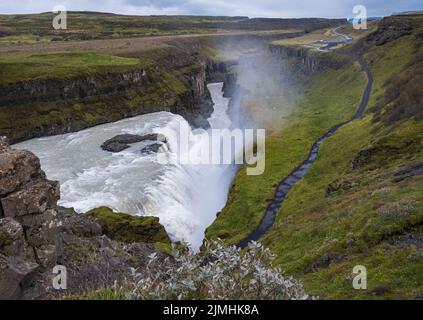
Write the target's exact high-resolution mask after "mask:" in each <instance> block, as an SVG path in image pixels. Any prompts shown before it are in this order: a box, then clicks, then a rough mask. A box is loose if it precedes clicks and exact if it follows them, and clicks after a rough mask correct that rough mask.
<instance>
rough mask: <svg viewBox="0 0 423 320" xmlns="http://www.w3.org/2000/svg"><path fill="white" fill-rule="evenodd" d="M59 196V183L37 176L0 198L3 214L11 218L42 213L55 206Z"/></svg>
mask: <svg viewBox="0 0 423 320" xmlns="http://www.w3.org/2000/svg"><path fill="white" fill-rule="evenodd" d="M59 198H60V187H59V183H58V182H57V181H50V180H46V179H40V178H39V179H36V180H35V181H31V182H29V183H27V184H26V185H24V186H23V187H22V188H21V189H20V190H18V191H15V192H13V193H11V194H9V195H8V196H6V197H4V198H3V199H1V204H2V206H3V214H4V215H5V216H6V217H12V218H13V217H18V216H24V215H30V214H39V213H43V212H45V211H46V210H48V209H51V208H53V207H55V206H56V203H57V201H58V200H59Z"/></svg>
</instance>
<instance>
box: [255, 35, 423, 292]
mask: <svg viewBox="0 0 423 320" xmlns="http://www.w3.org/2000/svg"><path fill="white" fill-rule="evenodd" d="M418 52H419V50H418V47H416V42H415V38H414V37H413V36H405V37H402V38H399V39H397V40H395V41H392V42H389V43H386V44H385V45H383V46H380V47H371V48H370V49H369V51H368V52H367V53H366V55H365V56H366V59H368V61H369V64H370V67H371V70H372V74H373V77H374V87H373V91H372V98H371V101H370V104H369V109H368V110H369V111H368V114H367V116H366V117H365V118H363V119H361V120H357V121H354V122H352V123H350V124H348V125H347V126H345V127H343V128H341V129H340V130H339V131H337V132H336V133H335V134H334V136H332V137H331V138H329V139H328V140H327V141H326V142H325V143H324V144H323V145H322V146H321V149H320V151H319V158H318V160H317V161H316V162H315V163H314V165H313V167H312V168H311V170H310V171H309V173H308V174H307V175H306V177H305V178H304V179H303V180H302V181H301V182H299V183H298V184H297V185H296V186H295V187H294V189H293V190H292V191H291V192H290V193H289V194H288V197H287V198H286V200H285V202H284V204H283V206H282V208H281V211H280V212H279V214H278V217H277V222H276V224H275V225H274V227H273V228H272V229H271V230H270V231H269V232H268V234H267V235H266V236H265V238H264V239H263V242H264V243H265V244H266V245H268V246H270V247H271V249H272V250H273V251H274V252H275V253H276V254H277V261H276V262H277V263H278V264H280V265H281V266H282V267H283V268H284V269H285V270H286V271H287V272H289V273H293V274H296V275H297V276H299V277H300V278H301V279H302V280H303V281H304V283H305V287H306V289H307V290H308V292H310V293H311V294H315V295H319V296H321V297H323V298H328V299H339V298H343V299H360V298H366V299H369V298H401V299H404V298H413V297H416V296H420V295H421V294H422V292H423V291H422V289H423V276H422V275H423V263H422V262H423V261H422V251H421V247H419V245H418V241H417V242H416V241H415V242H414V244H413V241H411V240H410V238H411V239H412V238H413V237H415V236H416V235H418V234H419V233H421V232H422V227H421V225H422V223H423V201H422V194H423V192H422V191H423V180H422V177H421V175H420V176H419V175H416V176H414V177H413V176H412V177H409V178H405V179H396V177H397V176H396V175H395V174H396V173H397V172H398V170H399V169H401V168H404V167H407V166H412V165H413V164H414V163H416V161H419V160H421V159H423V145H422V141H423V122H422V121H421V120H420V121H418V120H415V119H414V116H413V115H409V116H408V119H405V118H403V117H400V118H399V119H397V121H395V122H394V123H391V124H387V123H385V122H383V121H379V120H377V118H375V117H374V116H373V113H372V111H374V110H376V109H375V107H374V106H375V105H376V104H377V103H380V101H381V97H383V96H385V94H386V90H387V89H389V87H387V86H386V80H387V79H390V78H391V77H392V76H393V75H398V76H400V77H401V76H402V74H403V73H404V72H407V70H408V69H409V62H410V61H413V59H415V56H416V54H418ZM386 107H387V108H389V107H390V106H389V104H388V105H387V106H386ZM369 150H370V156H366V157H364V161H360V162H356V163H359V165H358V166H357V165H355V166H353V162H354V160H356V159H359V158H360V157H362V154H363V153H362V152H363V151H366V152H365V153H364V154H369ZM354 167H355V168H354ZM329 186H332V187H331V190H332V191H331V193H330V194H329V195H328V194H327V191H328V187H329ZM407 239H408V240H407ZM358 264H360V265H364V266H366V267H367V271H368V290H365V291H357V290H354V289H352V285H351V281H352V275H351V273H352V269H353V267H354V266H355V265H358Z"/></svg>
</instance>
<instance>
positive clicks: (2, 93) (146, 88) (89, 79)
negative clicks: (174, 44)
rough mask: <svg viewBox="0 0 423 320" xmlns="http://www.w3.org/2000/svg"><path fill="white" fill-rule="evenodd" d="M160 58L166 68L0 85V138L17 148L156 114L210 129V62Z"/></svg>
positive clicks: (180, 55) (147, 66)
mask: <svg viewBox="0 0 423 320" xmlns="http://www.w3.org/2000/svg"><path fill="white" fill-rule="evenodd" d="M161 55H162V56H163V57H162V56H160V57H158V58H157V60H164V59H167V62H166V65H162V64H160V63H157V62H151V61H150V62H145V61H144V62H143V63H140V64H139V65H134V66H133V67H131V68H126V69H125V70H114V69H111V71H107V70H102V71H101V72H93V73H92V74H90V75H79V76H75V75H72V76H69V77H57V76H55V75H51V76H48V75H43V77H39V78H38V77H34V78H31V79H28V80H21V81H17V82H10V83H7V82H2V83H1V84H0V135H4V136H7V137H8V139H9V141H10V142H11V143H15V142H18V141H22V140H26V139H30V138H34V137H40V136H46V135H54V134H61V133H67V132H73V131H78V130H81V129H84V128H87V127H91V126H94V125H98V124H101V123H107V122H113V121H117V120H120V119H122V118H125V117H131V116H136V115H141V114H145V113H151V112H157V111H169V112H174V113H177V114H181V115H182V116H184V117H185V118H186V119H187V120H188V121H189V122H190V123H191V124H192V125H193V126H196V127H207V125H208V122H207V121H206V119H207V118H208V117H209V115H210V114H211V113H212V111H213V108H212V102H211V99H210V96H209V92H208V90H207V88H206V63H205V62H203V61H202V60H200V59H198V58H196V57H191V56H190V55H189V54H188V53H187V52H177V54H174V55H173V56H170V55H171V53H169V52H168V51H166V52H165V53H161ZM144 58H145V57H139V59H140V61H142V59H144Z"/></svg>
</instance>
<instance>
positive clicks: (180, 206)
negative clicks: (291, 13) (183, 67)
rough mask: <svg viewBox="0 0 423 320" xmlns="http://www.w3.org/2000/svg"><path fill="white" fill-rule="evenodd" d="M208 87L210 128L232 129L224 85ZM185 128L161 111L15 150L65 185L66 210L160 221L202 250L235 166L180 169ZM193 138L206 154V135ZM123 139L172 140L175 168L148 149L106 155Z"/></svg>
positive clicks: (38, 140)
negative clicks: (101, 210)
mask: <svg viewBox="0 0 423 320" xmlns="http://www.w3.org/2000/svg"><path fill="white" fill-rule="evenodd" d="M208 88H209V90H210V93H211V96H212V99H213V102H214V103H215V105H214V112H213V114H212V115H211V117H210V118H209V122H210V125H211V128H212V129H215V128H216V129H224V128H229V127H230V126H231V121H230V119H229V117H228V114H227V108H228V102H229V100H228V99H226V98H224V97H223V95H222V83H216V84H209V85H208ZM179 126H189V125H188V123H187V122H186V121H185V119H184V118H183V117H181V116H179V115H175V114H172V113H169V112H158V113H151V114H146V115H141V116H137V117H133V118H128V119H124V120H120V121H117V122H114V123H108V124H104V125H99V126H96V127H92V128H89V129H85V130H82V131H79V132H76V133H68V134H62V135H57V136H51V137H43V138H36V139H31V140H28V141H24V142H22V143H19V144H16V145H14V147H16V148H21V149H28V150H30V151H32V152H33V153H34V154H36V155H37V156H38V157H39V158H40V161H41V165H42V168H43V170H44V171H45V172H46V173H47V176H48V178H49V179H52V180H58V181H59V182H60V185H61V199H60V201H59V205H61V206H64V207H73V208H74V209H75V210H76V211H77V212H79V213H82V212H86V211H88V210H90V209H93V208H97V207H99V206H108V207H110V208H112V209H113V210H114V211H116V212H126V213H130V214H133V215H141V216H142V215H150V216H157V217H159V218H160V222H161V223H162V224H163V225H164V227H165V228H166V231H167V232H168V234H169V236H170V237H171V239H172V240H174V241H185V242H187V243H189V244H190V245H191V247H192V249H193V250H198V248H199V247H200V245H201V243H202V241H203V238H204V231H205V229H206V228H207V227H208V226H209V225H210V224H211V223H212V222H213V221H214V219H215V217H216V213H217V212H218V211H220V210H221V209H222V208H223V207H224V205H225V203H226V200H227V196H228V192H229V188H230V185H231V182H232V180H233V178H234V176H235V174H236V167H235V166H234V165H181V164H179V162H178V161H177V160H176V159H177V158H178V157H177V153H178V152H179V150H178V148H177V145H178V141H177V139H178V137H179ZM190 130H191V129H190ZM191 132H192V133H193V134H194V136H195V137H197V138H198V139H195V141H193V142H192V143H191V144H190V148H191V149H192V148H199V147H201V143H203V142H204V139H202V135H204V134H205V133H204V132H202V131H201V130H194V131H191ZM121 133H130V134H140V135H144V134H147V133H163V134H165V135H166V136H167V137H168V148H166V150H165V151H164V152H167V153H168V156H169V157H168V158H169V159H171V160H170V162H169V163H168V164H165V165H164V164H160V163H159V162H158V161H157V157H156V156H155V154H149V155H148V154H147V155H146V154H142V153H141V152H140V150H141V149H142V148H143V146H145V145H146V142H140V143H135V144H133V145H131V147H130V148H129V149H126V150H124V151H122V152H119V153H110V152H107V151H103V150H102V149H101V148H100V145H101V144H102V143H103V142H104V141H106V140H107V139H109V138H112V137H114V136H115V135H117V134H121Z"/></svg>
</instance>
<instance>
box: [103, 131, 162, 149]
mask: <svg viewBox="0 0 423 320" xmlns="http://www.w3.org/2000/svg"><path fill="white" fill-rule="evenodd" d="M147 140H150V141H158V142H163V143H166V141H167V139H166V137H165V136H164V135H163V134H161V133H150V134H146V135H137V134H119V135H117V136H115V137H113V138H111V139H109V140H107V141H105V142H104V143H103V144H102V145H101V148H102V149H103V150H105V151H110V152H120V151H123V150H125V149H127V148H129V145H130V144H132V143H136V142H141V141H147Z"/></svg>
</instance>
